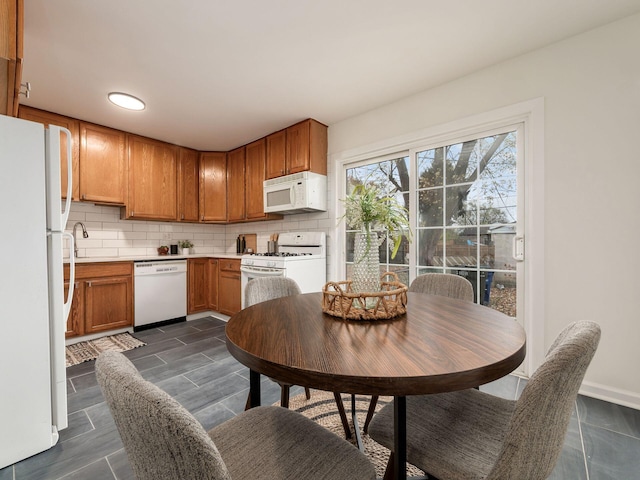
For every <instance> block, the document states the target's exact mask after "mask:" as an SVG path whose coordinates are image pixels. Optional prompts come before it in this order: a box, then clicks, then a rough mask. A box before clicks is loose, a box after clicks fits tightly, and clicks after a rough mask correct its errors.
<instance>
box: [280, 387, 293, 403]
mask: <svg viewBox="0 0 640 480" xmlns="http://www.w3.org/2000/svg"><path fill="white" fill-rule="evenodd" d="M290 388H291V385H280V406H281V407H284V408H289V389H290Z"/></svg>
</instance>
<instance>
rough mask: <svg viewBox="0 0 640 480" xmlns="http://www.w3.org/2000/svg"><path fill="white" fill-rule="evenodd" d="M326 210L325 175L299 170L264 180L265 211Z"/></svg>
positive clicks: (301, 211)
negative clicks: (298, 171)
mask: <svg viewBox="0 0 640 480" xmlns="http://www.w3.org/2000/svg"><path fill="white" fill-rule="evenodd" d="M326 210H327V177H326V175H320V174H318V173H313V172H300V173H294V174H291V175H285V176H284V177H277V178H271V179H269V180H265V181H264V212H265V213H303V212H318V211H320V212H324V211H326Z"/></svg>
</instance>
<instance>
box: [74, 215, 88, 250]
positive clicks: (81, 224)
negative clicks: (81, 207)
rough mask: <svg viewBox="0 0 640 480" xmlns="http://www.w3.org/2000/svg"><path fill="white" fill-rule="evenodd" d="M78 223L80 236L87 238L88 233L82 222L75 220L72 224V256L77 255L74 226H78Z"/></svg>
mask: <svg viewBox="0 0 640 480" xmlns="http://www.w3.org/2000/svg"><path fill="white" fill-rule="evenodd" d="M78 225H80V226H81V227H82V238H89V234H88V233H87V229H86V228H85V226H84V223H82V222H76V223H75V224H74V225H73V256H74V257H77V256H78V240H76V228H78Z"/></svg>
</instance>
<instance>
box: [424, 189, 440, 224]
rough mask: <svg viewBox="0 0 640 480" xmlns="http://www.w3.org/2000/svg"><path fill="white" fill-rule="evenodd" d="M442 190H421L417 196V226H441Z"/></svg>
mask: <svg viewBox="0 0 640 480" xmlns="http://www.w3.org/2000/svg"><path fill="white" fill-rule="evenodd" d="M442 192H443V189H442V188H434V189H432V190H423V191H421V192H419V194H418V226H419V227H436V226H439V225H442Z"/></svg>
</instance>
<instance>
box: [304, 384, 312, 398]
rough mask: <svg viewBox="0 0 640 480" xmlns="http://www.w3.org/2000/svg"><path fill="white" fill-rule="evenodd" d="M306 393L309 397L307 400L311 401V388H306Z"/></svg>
mask: <svg viewBox="0 0 640 480" xmlns="http://www.w3.org/2000/svg"><path fill="white" fill-rule="evenodd" d="M304 393H305V395H306V396H307V400H310V399H311V390H309V387H304Z"/></svg>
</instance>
